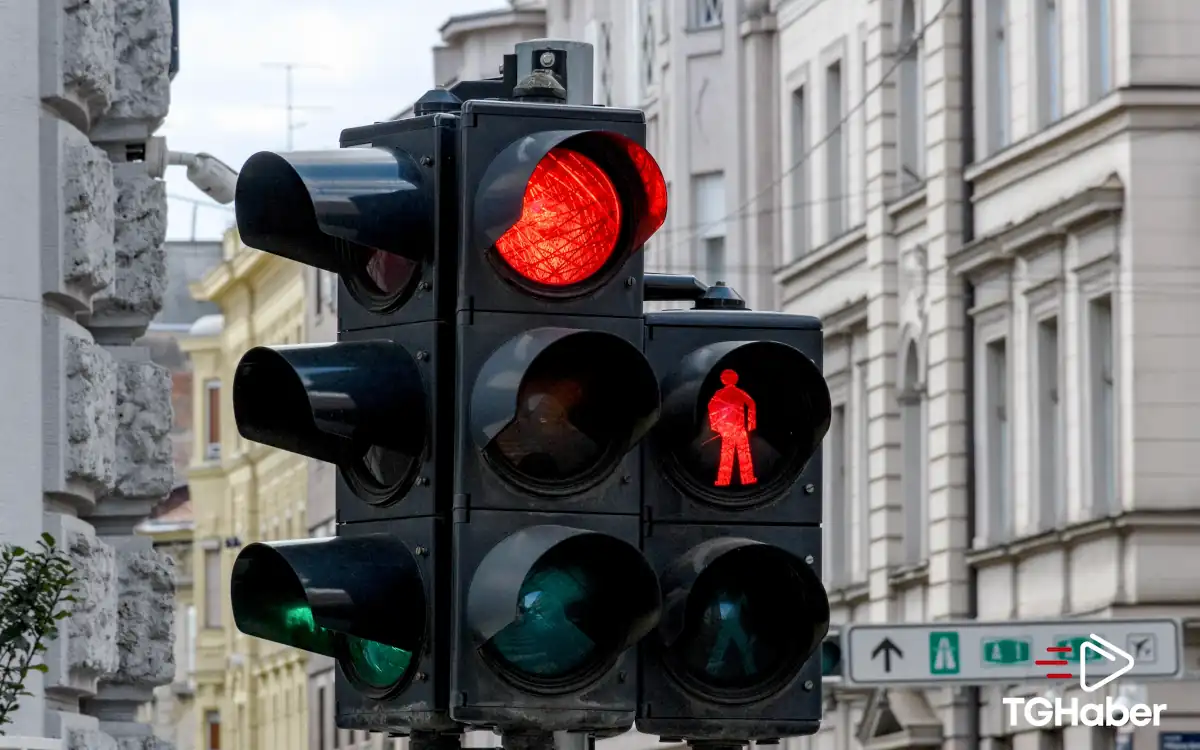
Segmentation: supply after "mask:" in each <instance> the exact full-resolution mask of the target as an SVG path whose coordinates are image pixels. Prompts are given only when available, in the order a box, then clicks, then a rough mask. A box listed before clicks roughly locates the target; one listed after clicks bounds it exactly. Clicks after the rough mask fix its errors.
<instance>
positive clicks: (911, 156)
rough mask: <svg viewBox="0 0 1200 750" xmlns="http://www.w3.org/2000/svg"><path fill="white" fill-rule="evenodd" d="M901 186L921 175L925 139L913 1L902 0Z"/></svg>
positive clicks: (916, 181) (903, 188)
mask: <svg viewBox="0 0 1200 750" xmlns="http://www.w3.org/2000/svg"><path fill="white" fill-rule="evenodd" d="M899 52H900V54H901V55H902V56H901V58H900V76H899V78H900V91H899V97H900V98H899V102H898V103H897V105H898V108H899V110H900V144H899V145H900V148H899V152H900V153H899V156H900V188H901V191H902V192H908V191H909V190H911V189H913V188H915V187H916V186H917V185H918V184H919V183H920V182H921V180H922V179H924V178H923V171H924V167H923V161H924V158H923V157H924V149H925V142H924V141H925V138H924V128H923V127H922V122H921V120H922V119H923V116H924V107H923V106H922V105H923V104H924V102H923V101H922V100H923V98H924V91H922V88H921V39H920V37H919V36H918V31H917V13H916V8H915V7H914V4H913V0H904V4H903V5H902V6H901V9H900V49H899Z"/></svg>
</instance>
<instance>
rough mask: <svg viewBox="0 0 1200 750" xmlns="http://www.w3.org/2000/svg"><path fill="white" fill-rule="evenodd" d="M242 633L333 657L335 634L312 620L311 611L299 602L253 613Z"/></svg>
mask: <svg viewBox="0 0 1200 750" xmlns="http://www.w3.org/2000/svg"><path fill="white" fill-rule="evenodd" d="M253 615H254V616H253V617H252V618H247V619H248V620H250V621H249V622H247V623H246V628H245V632H246V633H248V634H249V635H253V636H257V637H259V638H263V639H266V640H268V641H274V642H276V643H282V644H284V645H286V646H294V647H295V648H298V649H303V650H304V651H309V652H312V653H314V654H324V655H326V656H333V655H334V653H335V652H334V642H335V640H336V638H337V634H336V633H335V632H334V631H332V630H329V629H327V628H323V627H321V626H320V625H318V624H317V623H316V621H315V620H314V619H313V613H312V609H311V608H310V607H309V606H308V605H307V604H304V603H302V602H290V603H288V604H283V605H279V606H276V607H269V608H264V609H263V610H260V611H257V612H254V613H253Z"/></svg>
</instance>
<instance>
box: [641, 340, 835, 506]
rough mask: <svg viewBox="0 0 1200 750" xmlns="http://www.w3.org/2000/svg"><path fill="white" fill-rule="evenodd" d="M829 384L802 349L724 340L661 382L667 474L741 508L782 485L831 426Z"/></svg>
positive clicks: (698, 493)
mask: <svg viewBox="0 0 1200 750" xmlns="http://www.w3.org/2000/svg"><path fill="white" fill-rule="evenodd" d="M830 413H831V405H830V400H829V389H828V387H827V386H826V384H825V379H824V378H823V377H822V376H821V371H820V369H819V368H818V367H817V365H816V364H814V363H813V361H812V360H811V359H809V358H808V357H807V356H805V355H804V354H803V353H801V352H800V351H799V350H798V349H796V348H794V347H792V346H789V345H787V344H783V343H779V342H775V341H727V342H721V343H718V344H713V345H710V346H706V347H703V348H701V349H698V350H696V351H694V352H692V353H691V354H689V355H688V356H687V357H685V358H684V360H683V361H682V362H681V363H680V365H679V366H678V367H677V368H676V369H675V370H674V371H673V372H672V373H671V374H670V375H668V376H667V377H666V378H665V379H664V382H663V414H662V419H661V421H660V423H659V426H658V428H657V435H656V438H655V439H656V440H657V441H659V443H660V447H661V455H662V456H663V457H664V460H665V466H664V468H665V469H666V472H667V476H668V477H669V478H670V479H671V480H672V481H674V482H676V483H677V484H679V485H681V487H682V488H683V489H684V490H685V491H687V492H688V493H689V494H691V495H693V496H695V497H696V498H698V499H701V500H703V501H706V502H709V503H712V504H714V505H717V506H719V507H725V508H746V507H752V506H755V505H758V504H760V503H763V502H767V501H769V500H771V499H773V498H775V497H777V496H778V495H780V494H781V493H783V492H785V491H786V490H787V489H788V488H789V487H791V485H792V484H793V483H794V482H795V481H796V479H797V478H798V477H799V476H800V474H801V473H802V472H803V471H804V467H805V465H806V464H807V463H808V461H809V459H810V458H811V457H812V456H813V454H814V453H815V452H816V449H817V447H818V446H819V445H820V443H821V440H822V438H824V436H825V432H826V431H827V430H828V429H829V419H830Z"/></svg>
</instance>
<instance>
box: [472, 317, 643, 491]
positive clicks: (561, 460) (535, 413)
mask: <svg viewBox="0 0 1200 750" xmlns="http://www.w3.org/2000/svg"><path fill="white" fill-rule="evenodd" d="M543 336H544V337H545V341H542V340H539V339H541V338H542V337H543ZM657 409H658V387H657V384H656V383H655V379H654V372H653V370H651V369H650V365H649V363H647V362H646V358H645V356H644V355H642V353H641V352H640V351H638V350H637V348H635V347H634V346H632V345H631V344H629V342H627V341H625V340H624V339H621V338H619V337H617V336H613V335H611V334H608V333H601V332H599V331H574V332H570V333H567V334H566V335H563V332H562V331H561V330H559V329H536V330H534V331H532V332H530V333H529V334H526V335H522V336H518V337H515V338H514V339H512V340H510V341H509V342H508V343H507V344H506V345H505V346H504V347H502V348H501V349H500V350H498V351H497V352H495V353H493V355H492V358H491V359H490V360H489V361H488V363H487V365H486V366H485V367H484V368H483V370H482V371H481V374H480V376H479V382H478V384H477V385H476V388H475V389H474V391H473V393H472V405H471V413H472V420H473V422H474V424H475V426H476V430H477V432H476V435H477V440H478V441H479V445H480V447H481V448H482V449H483V454H484V456H485V458H486V459H487V461H488V463H489V464H490V465H491V466H492V468H493V469H494V470H495V471H496V472H497V473H499V474H500V475H501V476H503V477H504V478H505V479H506V480H508V481H509V482H510V483H511V484H514V485H516V486H518V487H520V488H522V489H525V490H529V491H533V492H537V493H539V494H543V495H549V496H557V495H562V494H573V493H577V492H581V491H583V490H585V489H587V488H588V487H589V486H592V485H594V484H596V483H598V482H600V481H603V480H604V479H605V478H606V477H607V476H609V475H610V474H612V472H613V470H614V469H615V467H616V466H617V465H618V464H619V463H620V462H621V459H622V458H623V457H624V455H625V453H627V452H628V451H629V449H630V447H631V445H632V444H633V443H634V442H636V440H637V439H639V438H640V437H641V436H642V435H643V434H645V432H646V430H647V429H649V426H650V425H651V424H653V419H654V418H655V417H656V416H657Z"/></svg>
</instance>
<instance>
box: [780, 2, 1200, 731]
mask: <svg viewBox="0 0 1200 750" xmlns="http://www.w3.org/2000/svg"><path fill="white" fill-rule="evenodd" d="M775 19H776V24H777V26H778V28H779V32H778V33H779V61H780V73H779V79H778V80H779V88H778V96H779V100H780V102H781V105H780V108H779V110H780V132H781V133H782V136H783V137H782V146H783V149H782V150H783V169H782V170H781V174H786V177H785V178H784V179H783V180H782V181H781V188H782V202H781V211H780V214H781V222H780V223H781V228H782V233H783V237H784V238H785V242H784V245H783V246H784V248H785V249H786V255H785V258H786V261H787V262H786V263H785V265H784V266H783V267H782V268H781V269H780V270H779V271H778V272H777V273H776V280H777V281H778V283H779V286H780V290H781V291H780V293H781V298H780V299H781V303H782V307H783V309H785V310H787V311H790V312H797V313H807V314H812V315H818V316H820V317H822V318H823V319H824V321H825V324H826V330H827V350H826V362H825V369H826V375H827V377H828V379H829V383H830V387H831V390H832V393H833V397H834V416H833V424H832V427H831V430H830V433H829V435H828V437H827V438H826V440H825V478H826V487H825V500H826V516H825V517H826V520H827V524H826V526H827V534H826V566H825V574H826V579H827V582H828V585H829V588H830V594H831V600H832V602H833V605H834V611H835V617H836V619H837V620H838V621H840V622H848V621H875V622H894V621H936V620H945V619H957V618H969V617H979V618H981V619H987V620H1014V619H1039V618H1040V619H1054V618H1066V617H1072V616H1090V617H1101V618H1103V617H1136V616H1165V615H1173V616H1179V617H1184V618H1189V617H1195V616H1196V614H1197V612H1198V611H1200V577H1198V576H1196V574H1195V573H1194V571H1192V570H1191V569H1190V568H1188V567H1187V565H1186V564H1185V563H1184V561H1185V560H1188V559H1190V552H1189V550H1191V549H1193V548H1194V546H1195V544H1196V542H1197V536H1196V533H1195V532H1194V531H1192V530H1191V527H1192V526H1193V525H1194V521H1195V519H1196V518H1197V517H1198V516H1197V510H1196V508H1197V507H1198V504H1197V499H1196V498H1197V497H1198V495H1197V486H1198V485H1200V474H1198V473H1197V469H1196V468H1195V461H1194V460H1193V459H1192V458H1191V453H1192V452H1194V451H1193V450H1192V449H1193V447H1194V446H1195V445H1196V440H1197V438H1200V427H1197V425H1198V424H1200V422H1198V421H1197V420H1196V419H1193V418H1192V417H1193V415H1195V414H1196V413H1198V412H1200V395H1198V394H1200V392H1198V391H1197V390H1196V389H1195V388H1194V387H1193V386H1192V384H1191V380H1190V378H1189V376H1188V375H1187V373H1189V372H1190V371H1192V370H1193V369H1195V365H1194V364H1192V363H1191V358H1192V355H1191V354H1189V352H1191V351H1192V349H1191V348H1190V344H1191V343H1194V341H1195V339H1196V337H1197V336H1198V335H1200V328H1197V327H1196V326H1195V325H1193V324H1190V323H1189V321H1192V320H1195V319H1196V318H1197V315H1198V313H1200V296H1198V295H1196V294H1195V293H1194V292H1195V288H1196V283H1195V282H1196V279H1197V274H1198V272H1200V261H1198V260H1197V259H1196V256H1195V253H1194V252H1193V251H1192V246H1193V244H1194V238H1195V236H1196V235H1197V232H1198V231H1200V223H1198V222H1200V219H1198V218H1197V213H1196V211H1195V210H1194V208H1193V207H1194V205H1195V204H1196V202H1197V200H1198V199H1200V192H1198V188H1197V185H1200V179H1198V178H1200V161H1198V160H1197V159H1196V158H1194V157H1193V156H1191V154H1194V153H1197V152H1198V149H1197V144H1198V143H1200V134H1198V133H1197V131H1196V129H1195V127H1194V125H1193V120H1194V118H1195V107H1196V106H1197V104H1200V59H1198V58H1197V57H1196V54H1195V52H1194V50H1193V47H1192V46H1190V45H1188V44H1186V43H1184V42H1183V41H1182V39H1181V38H1180V37H1179V36H1178V35H1177V34H1175V33H1174V32H1171V31H1168V29H1170V28H1176V29H1181V28H1192V27H1193V26H1194V25H1195V24H1197V23H1198V22H1200V5H1195V4H1191V3H1186V4H1180V3H1169V2H1163V1H1162V0H1137V2H1131V1H1130V0H1028V1H1027V0H972V1H971V2H969V3H968V2H964V0H950V2H943V0H923V2H922V1H921V0H871V1H869V2H868V1H866V0H838V2H833V1H832V0H790V1H789V2H781V3H779V4H778V7H777V9H776V13H775ZM968 30H970V33H968ZM968 71H969V72H970V73H971V76H970V78H969V79H967V80H964V74H965V72H968ZM860 102H863V105H862V106H859V104H860ZM1187 640H1188V643H1189V649H1188V658H1187V661H1188V662H1189V663H1194V661H1195V654H1194V653H1192V651H1193V649H1194V646H1192V645H1191V644H1192V643H1193V642H1194V640H1195V638H1194V636H1193V635H1191V634H1190V633H1189V636H1188V638H1187ZM1135 687H1137V686H1135V685H1132V684H1128V685H1126V686H1125V688H1126V689H1129V688H1135ZM1145 687H1146V692H1145V694H1144V695H1143V696H1142V698H1140V700H1148V701H1149V702H1153V703H1167V704H1168V705H1169V706H1172V707H1174V706H1179V707H1180V708H1179V709H1177V710H1171V711H1168V714H1167V716H1168V717H1171V718H1170V720H1169V721H1170V725H1171V726H1170V727H1169V728H1167V729H1175V730H1176V731H1197V730H1198V729H1200V717H1198V716H1197V715H1196V714H1194V713H1191V709H1190V708H1188V707H1192V706H1195V705H1197V702H1198V698H1200V696H1198V695H1197V693H1196V683H1195V682H1184V683H1158V684H1150V685H1148V686H1145ZM1045 689H1046V686H1045V685H1017V686H1011V687H1004V688H985V689H982V690H979V691H975V690H971V689H963V690H930V691H903V690H888V691H878V692H872V691H851V690H843V689H839V688H835V689H834V690H832V691H829V693H830V694H829V696H828V703H827V705H828V710H827V712H826V718H825V726H824V727H823V731H822V732H821V734H819V735H818V736H816V737H813V738H805V739H799V740H793V741H790V742H789V744H792V745H793V746H794V747H797V748H808V747H811V748H830V749H832V748H839V749H844V748H859V747H865V748H882V747H889V748H902V747H945V748H960V747H961V748H975V747H983V748H997V749H998V748H1014V749H1024V748H1030V749H1032V748H1044V747H1066V748H1097V749H1099V748H1108V747H1112V746H1113V745H1114V743H1115V741H1116V737H1115V734H1114V733H1113V730H1111V729H1102V728H1088V727H1080V728H1070V729H1066V730H1063V731H1054V732H1043V731H1037V730H1035V729H1033V728H1032V727H1028V726H1017V727H1012V726H1009V725H1008V724H1007V719H1006V718H1005V715H1004V714H1003V713H1002V711H1001V709H1002V706H1001V705H1000V699H1001V698H1002V697H1003V696H1004V695H1030V694H1034V693H1040V692H1042V691H1044V690H1045ZM1112 689H1113V690H1114V694H1115V690H1116V689H1117V688H1112ZM1067 695H1068V697H1069V696H1070V695H1071V691H1070V690H1067ZM1156 732H1157V730H1153V729H1139V730H1137V733H1136V735H1135V737H1134V747H1135V748H1138V749H1139V750H1141V749H1143V748H1152V747H1157V746H1158V745H1157V743H1158V738H1157V736H1156Z"/></svg>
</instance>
